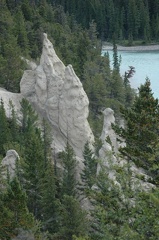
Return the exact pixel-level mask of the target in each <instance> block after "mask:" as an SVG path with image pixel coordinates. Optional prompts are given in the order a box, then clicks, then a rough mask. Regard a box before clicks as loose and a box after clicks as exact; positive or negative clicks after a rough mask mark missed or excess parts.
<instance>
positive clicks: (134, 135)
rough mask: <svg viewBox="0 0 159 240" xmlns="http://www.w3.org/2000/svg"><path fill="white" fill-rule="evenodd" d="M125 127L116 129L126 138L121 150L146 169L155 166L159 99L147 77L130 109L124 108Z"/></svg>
mask: <svg viewBox="0 0 159 240" xmlns="http://www.w3.org/2000/svg"><path fill="white" fill-rule="evenodd" d="M121 112H122V115H123V118H124V119H125V128H122V127H121V128H119V127H115V128H114V129H115V131H116V133H117V134H119V136H120V137H121V138H122V139H124V140H125V142H126V146H125V147H121V148H120V152H121V153H122V154H123V155H124V156H126V157H127V158H128V160H132V161H133V162H135V163H136V164H137V166H140V167H143V168H144V169H145V170H149V169H150V168H151V167H152V166H153V163H154V162H153V161H152V160H151V159H152V157H153V156H154V155H155V154H156V147H157V144H158V120H159V106H158V99H155V98H154V97H153V93H152V90H151V88H150V81H149V80H148V79H146V82H145V84H144V85H141V87H140V88H139V94H138V96H136V98H135V101H134V103H133V105H132V107H131V108H130V109H122V111H121Z"/></svg>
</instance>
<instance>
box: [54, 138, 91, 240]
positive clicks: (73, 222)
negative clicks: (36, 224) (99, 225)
mask: <svg viewBox="0 0 159 240" xmlns="http://www.w3.org/2000/svg"><path fill="white" fill-rule="evenodd" d="M60 157H61V159H62V162H63V177H62V187H61V192H62V197H61V204H62V205H61V212H62V214H61V228H60V229H59V233H58V235H59V236H61V237H62V238H65V239H66V240H72V239H73V235H76V236H84V235H85V234H86V231H87V221H86V213H85V211H83V210H82V208H81V206H80V204H79V201H78V199H77V179H76V177H77V176H76V167H77V162H76V159H75V156H74V152H73V149H72V148H71V146H70V145H69V143H68V142H67V145H66V148H65V151H64V152H62V153H61V154H60Z"/></svg>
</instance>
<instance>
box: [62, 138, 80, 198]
mask: <svg viewBox="0 0 159 240" xmlns="http://www.w3.org/2000/svg"><path fill="white" fill-rule="evenodd" d="M60 157H61V159H62V163H63V178H62V194H63V196H64V195H68V196H72V197H75V195H76V187H77V180H76V167H77V161H76V158H75V155H74V151H73V149H72V147H71V146H70V145H69V143H68V142H67V146H66V148H65V151H63V152H62V153H61V154H60Z"/></svg>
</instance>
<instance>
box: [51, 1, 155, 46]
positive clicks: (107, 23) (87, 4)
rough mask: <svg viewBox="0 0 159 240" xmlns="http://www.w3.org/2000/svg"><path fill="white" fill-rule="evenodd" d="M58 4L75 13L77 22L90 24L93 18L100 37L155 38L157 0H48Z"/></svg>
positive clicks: (105, 38) (108, 38)
mask: <svg viewBox="0 0 159 240" xmlns="http://www.w3.org/2000/svg"><path fill="white" fill-rule="evenodd" d="M50 2H51V3H52V4H54V3H55V4H61V5H62V6H63V7H64V10H65V11H68V12H69V13H70V14H72V15H73V16H75V18H76V20H77V22H78V23H81V24H82V26H84V27H87V28H88V27H89V23H90V22H91V21H92V20H95V22H96V23H97V31H98V33H99V36H100V37H101V38H102V39H103V40H112V39H113V38H114V37H115V38H116V39H118V40H120V41H123V40H125V39H127V40H129V41H130V42H131V43H132V40H142V41H143V43H144V42H148V41H152V40H154V41H158V37H159V1H158V0H153V1H152V0H105V1H102V0H85V1H83V0H78V1H72V0H55V1H54V0H52V1H51V0H50Z"/></svg>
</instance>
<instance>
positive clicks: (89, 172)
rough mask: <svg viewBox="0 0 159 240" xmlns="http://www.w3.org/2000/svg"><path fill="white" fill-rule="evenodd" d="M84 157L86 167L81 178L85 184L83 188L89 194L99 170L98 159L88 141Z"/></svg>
mask: <svg viewBox="0 0 159 240" xmlns="http://www.w3.org/2000/svg"><path fill="white" fill-rule="evenodd" d="M83 157H84V162H83V163H84V168H83V170H82V173H81V180H82V184H83V187H82V188H83V190H84V193H85V194H86V195H87V193H88V192H89V190H90V189H91V187H92V186H93V184H95V179H96V171H97V160H96V158H95V156H94V153H93V151H92V150H91V149H90V146H89V143H88V142H87V143H86V144H85V146H84V151H83Z"/></svg>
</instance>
